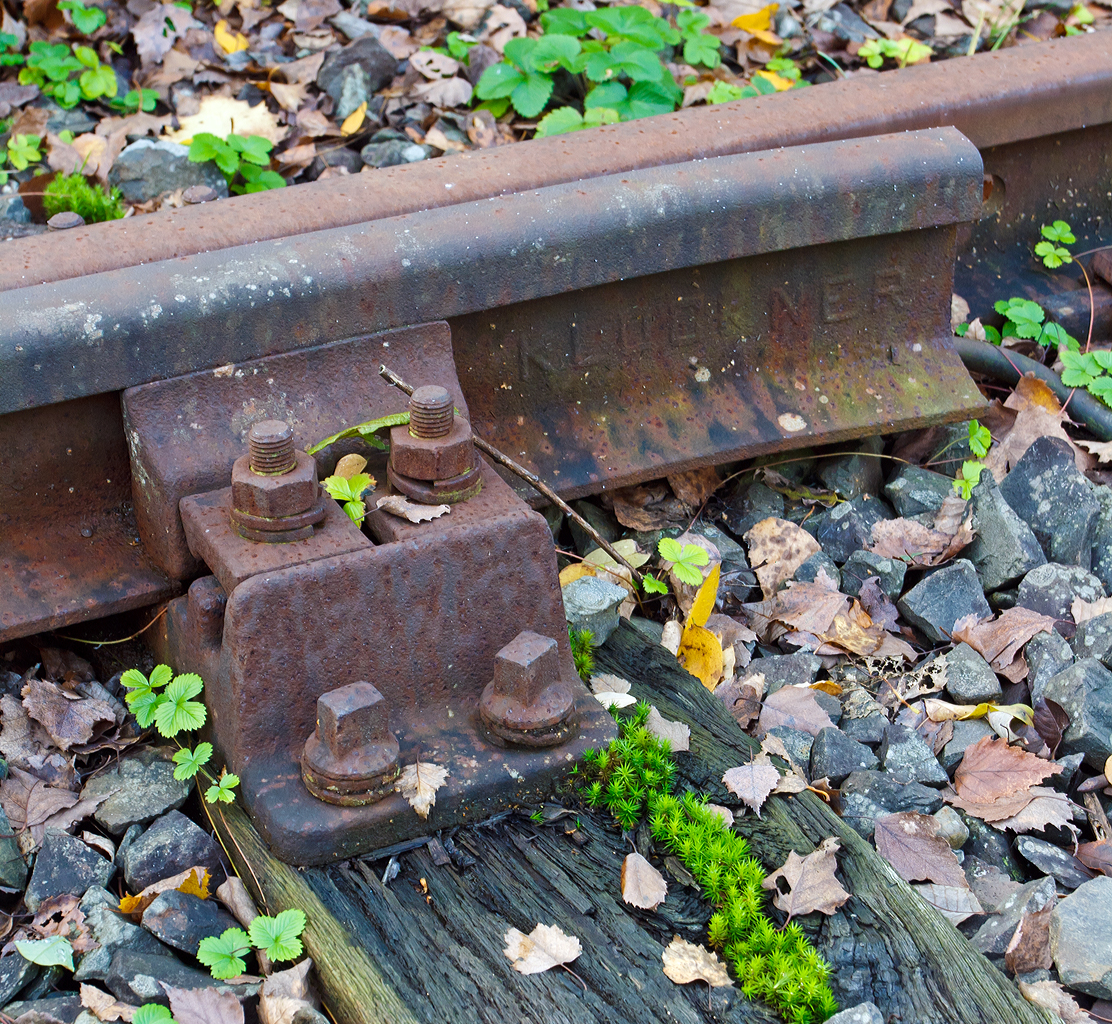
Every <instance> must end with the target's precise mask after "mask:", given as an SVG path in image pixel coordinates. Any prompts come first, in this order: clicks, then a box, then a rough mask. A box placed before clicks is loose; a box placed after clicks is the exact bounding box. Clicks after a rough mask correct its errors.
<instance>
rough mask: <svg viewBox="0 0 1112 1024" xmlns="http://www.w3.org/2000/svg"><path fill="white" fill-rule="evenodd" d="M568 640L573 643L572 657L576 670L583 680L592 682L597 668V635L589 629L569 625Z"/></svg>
mask: <svg viewBox="0 0 1112 1024" xmlns="http://www.w3.org/2000/svg"><path fill="white" fill-rule="evenodd" d="M568 641H569V642H570V643H571V658H572V661H573V662H574V663H575V671H576V672H578V673H579V678H580V679H582V680H583V682H585V683H587V682H590V679H591V673H592V672H594V670H595V637H594V634H593V633H592V632H591V631H590V630H589V629H572V628H571V626H568Z"/></svg>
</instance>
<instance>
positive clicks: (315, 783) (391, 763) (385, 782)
mask: <svg viewBox="0 0 1112 1024" xmlns="http://www.w3.org/2000/svg"><path fill="white" fill-rule="evenodd" d="M397 774H398V740H397V737H395V736H394V734H393V733H392V732H390V709H389V706H388V705H387V703H386V698H385V697H383V696H382V694H381V693H379V691H378V689H377V688H376V687H374V686H372V685H371V684H370V683H368V682H362V681H361V682H357V683H351V684H349V685H348V686H341V687H339V688H338V689H335V690H331V691H329V692H328V693H325V694H323V695H322V696H320V697H319V698H317V729H316V732H314V733H313V735H312V736H310V737H309V739H308V740H307V741H306V742H305V749H304V751H303V752H302V755H301V777H302V779H303V780H304V782H305V786H306V788H307V789H308V790H309V792H310V793H312V794H313V796H315V797H318V798H319V799H321V800H324V801H326V802H328V803H332V804H344V805H347V806H362V805H364V804H369V803H374V802H375V801H377V800H381V799H382V797H383V796H385V795H386V793H387V792H389V789H390V785H391V784H392V782H393V780H394V778H395V777H396V776H397Z"/></svg>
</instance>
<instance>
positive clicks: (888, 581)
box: [842, 551, 907, 601]
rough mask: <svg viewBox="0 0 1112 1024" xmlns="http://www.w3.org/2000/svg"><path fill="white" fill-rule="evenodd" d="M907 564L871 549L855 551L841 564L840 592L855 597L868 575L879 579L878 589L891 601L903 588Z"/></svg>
mask: <svg viewBox="0 0 1112 1024" xmlns="http://www.w3.org/2000/svg"><path fill="white" fill-rule="evenodd" d="M906 573H907V565H906V564H905V563H904V562H901V561H899V559H895V558H882V557H881V556H880V555H878V554H875V553H874V552H872V551H855V552H854V553H853V554H852V555H850V556H849V558H847V559H846V564H845V565H843V566H842V593H843V594H848V595H849V596H850V597H857V595H858V594H860V593H861V588H862V586H864V584H865V580H867V579H868V578H869V577H870V576H875V577H877V579H878V580H880V589H881V590H883V591H884V593H885V594H887V595H888V596H889V597H890V598H891V599H892V600H893V601H894V600H895V599H896V598H897V597H899V596H900V592H901V591H902V590H903V584H904V575H905V574H906Z"/></svg>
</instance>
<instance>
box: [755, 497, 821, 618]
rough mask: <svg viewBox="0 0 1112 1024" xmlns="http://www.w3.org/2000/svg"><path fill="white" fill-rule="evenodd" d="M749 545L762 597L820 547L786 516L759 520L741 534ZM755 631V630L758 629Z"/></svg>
mask: <svg viewBox="0 0 1112 1024" xmlns="http://www.w3.org/2000/svg"><path fill="white" fill-rule="evenodd" d="M744 540H745V543H746V544H747V545H748V546H749V564H750V565H752V566H753V571H754V573H756V576H757V580H758V581H759V582H760V584H761V591H762V592H763V594H764V596H765V598H766V600H767V599H768V598H771V597H772V596H773V595H774V594H775V593H776V591H777V590H778V589H779V587H780V584H781V583H783V582H784V581H785V580H790V579H791V578H792V576H794V575H795V570H796V569H798V568H799V567H800V566H801V565H802V564H803V563H804V562H805V561H807V559H808V558H810V557H811V556H812V555H817V554H818V553H819V552H820V551H821V550H822V548H821V547H819V543H818V541H816V540H815V538H814V537H812V536H811V535H810V534H809V533H808V532H807V531H806V530H804V529H803V527H801V526H796V525H795V523H789V522H788V521H787V520H786V519H776V518H770V519H762V520H761V521H760V522H759V523H757V524H756V525H754V526H753V527H752V528H751V529H750V530H749V532H748V533H746V534H745V537H744ZM758 632H759V631H758Z"/></svg>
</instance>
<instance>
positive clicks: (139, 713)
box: [124, 689, 166, 729]
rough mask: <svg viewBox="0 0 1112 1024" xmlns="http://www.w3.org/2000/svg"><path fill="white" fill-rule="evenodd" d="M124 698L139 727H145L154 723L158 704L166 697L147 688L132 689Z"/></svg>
mask: <svg viewBox="0 0 1112 1024" xmlns="http://www.w3.org/2000/svg"><path fill="white" fill-rule="evenodd" d="M124 700H126V701H127V706H128V707H129V708H130V709H131V713H132V714H133V715H134V716H135V720H136V721H137V722H138V723H139V727H140V728H141V729H147V728H149V727H150V726H151V725H152V724H153V723H154V718H155V713H156V712H157V711H158V706H159V704H162V703H164V702H165V700H166V698H165V697H164V696H163V695H162V694H161V693H155V692H154V690H151V689H147V690H133V691H132V692H131V693H129V694H128V695H127V696H126V697H125V698H124Z"/></svg>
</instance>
